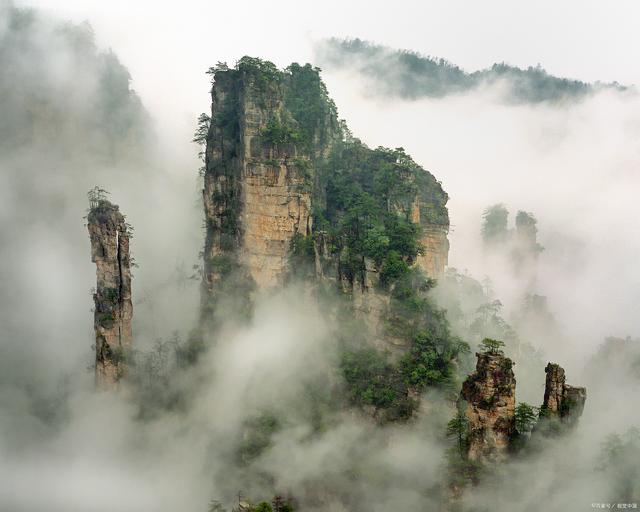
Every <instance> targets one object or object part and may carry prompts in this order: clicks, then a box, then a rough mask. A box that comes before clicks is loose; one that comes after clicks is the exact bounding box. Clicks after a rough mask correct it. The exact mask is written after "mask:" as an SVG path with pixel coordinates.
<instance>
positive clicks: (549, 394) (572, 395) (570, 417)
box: [542, 363, 587, 426]
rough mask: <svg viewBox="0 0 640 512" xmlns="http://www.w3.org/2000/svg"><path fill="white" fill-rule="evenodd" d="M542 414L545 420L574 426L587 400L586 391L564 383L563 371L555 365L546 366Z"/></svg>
mask: <svg viewBox="0 0 640 512" xmlns="http://www.w3.org/2000/svg"><path fill="white" fill-rule="evenodd" d="M544 371H545V372H546V374H547V378H546V382H545V387H544V402H543V403H542V414H543V416H545V417H547V418H551V419H553V418H556V419H559V420H560V421H561V422H562V423H564V424H566V425H567V426H572V425H575V423H576V422H577V421H578V418H579V417H580V416H581V415H582V411H583V409H584V404H585V402H586V400H587V390H586V388H583V387H575V386H569V385H568V384H566V383H565V374H564V369H563V368H562V367H561V366H560V365H558V364H555V363H549V364H547V367H546V368H545V369H544Z"/></svg>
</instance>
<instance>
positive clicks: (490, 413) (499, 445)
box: [461, 351, 516, 462]
mask: <svg viewBox="0 0 640 512" xmlns="http://www.w3.org/2000/svg"><path fill="white" fill-rule="evenodd" d="M476 356H477V357H478V363H477V365H476V371H475V372H474V373H472V374H471V375H469V377H468V378H467V380H466V381H465V382H464V384H463V385H462V392H461V398H462V399H463V400H464V401H466V411H465V414H466V417H467V421H468V424H469V438H468V457H469V459H470V460H477V461H480V462H486V461H500V460H503V459H505V458H506V457H507V453H508V449H509V442H510V440H511V437H512V436H513V434H514V432H515V402H516V379H515V377H514V375H513V369H512V367H513V362H512V361H511V359H509V358H508V357H505V355H504V354H503V353H502V352H501V351H495V352H482V353H478V354H476Z"/></svg>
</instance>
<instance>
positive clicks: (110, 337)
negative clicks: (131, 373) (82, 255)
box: [87, 199, 133, 389]
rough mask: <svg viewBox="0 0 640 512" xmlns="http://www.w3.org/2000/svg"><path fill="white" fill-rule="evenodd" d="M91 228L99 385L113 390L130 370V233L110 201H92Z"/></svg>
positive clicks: (131, 314) (90, 212)
mask: <svg viewBox="0 0 640 512" xmlns="http://www.w3.org/2000/svg"><path fill="white" fill-rule="evenodd" d="M87 227H88V229H89V237H90V239H91V261H93V262H94V263H95V264H96V291H95V293H94V294H93V301H94V305H95V312H94V328H95V335H96V341H95V349H96V366H95V375H96V384H97V386H98V387H99V388H102V389H109V388H114V387H116V386H117V383H118V381H119V380H120V378H121V377H122V375H123V374H124V372H125V370H126V363H125V355H126V353H127V351H128V350H129V348H130V346H131V341H132V336H131V318H132V316H133V306H132V303H131V259H130V257H129V238H130V230H129V227H128V225H127V223H126V220H125V217H124V215H122V213H120V210H119V208H118V206H117V205H114V204H112V203H110V202H109V201H107V200H106V199H100V200H96V201H94V202H92V204H91V208H90V210H89V214H88V216H87Z"/></svg>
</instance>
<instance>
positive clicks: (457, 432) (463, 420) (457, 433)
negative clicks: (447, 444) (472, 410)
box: [447, 410, 469, 458]
mask: <svg viewBox="0 0 640 512" xmlns="http://www.w3.org/2000/svg"><path fill="white" fill-rule="evenodd" d="M468 436H469V420H467V416H466V415H465V413H464V411H462V410H458V412H457V413H456V415H455V416H454V417H453V418H452V419H451V420H449V423H447V437H449V438H454V439H455V440H456V446H457V449H458V453H459V455H460V458H464V457H465V456H466V453H467V446H468Z"/></svg>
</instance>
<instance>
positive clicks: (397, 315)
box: [195, 57, 468, 421]
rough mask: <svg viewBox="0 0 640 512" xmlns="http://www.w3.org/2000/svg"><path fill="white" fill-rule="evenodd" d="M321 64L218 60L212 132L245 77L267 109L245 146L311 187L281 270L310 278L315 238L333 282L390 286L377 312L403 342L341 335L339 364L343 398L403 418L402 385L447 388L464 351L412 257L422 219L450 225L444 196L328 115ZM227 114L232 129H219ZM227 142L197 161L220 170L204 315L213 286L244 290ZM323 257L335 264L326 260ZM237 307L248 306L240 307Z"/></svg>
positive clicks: (426, 178)
mask: <svg viewBox="0 0 640 512" xmlns="http://www.w3.org/2000/svg"><path fill="white" fill-rule="evenodd" d="M319 71H320V70H319V69H318V68H314V67H312V66H310V65H308V64H307V65H304V66H301V65H299V64H295V63H294V64H292V65H291V66H289V67H288V68H287V69H285V70H284V71H278V70H277V69H276V68H275V66H274V65H273V64H272V63H270V62H267V61H261V60H259V59H253V58H249V57H244V58H243V59H241V60H240V61H239V63H238V64H237V66H236V67H235V68H234V69H229V68H228V67H227V66H226V65H220V64H219V65H218V66H216V67H215V68H212V69H211V70H210V73H211V74H212V75H214V77H215V83H216V87H220V88H221V89H220V90H224V92H225V94H224V95H220V96H219V97H220V98H224V100H223V101H222V103H217V104H215V105H214V115H213V119H212V120H211V123H215V126H218V127H220V128H222V133H221V137H222V139H224V140H228V139H229V137H231V139H234V138H235V137H236V135H237V132H235V131H233V130H236V129H237V127H238V124H239V123H238V118H239V111H240V109H241V107H240V101H239V96H238V95H239V92H238V91H239V89H241V87H243V86H244V87H246V88H247V89H246V90H247V91H248V92H250V93H251V100H252V101H253V102H254V103H255V104H256V105H257V106H258V108H261V109H263V112H264V114H265V119H267V122H266V124H265V125H264V126H263V127H262V129H261V131H260V133H259V135H260V137H259V139H260V140H259V141H258V142H257V143H256V145H255V146H253V144H254V142H252V147H251V148H250V151H251V154H252V157H253V158H258V159H260V161H261V162H263V163H264V162H270V161H271V160H272V159H273V158H274V154H273V153H272V151H273V150H275V151H276V152H277V156H278V158H279V159H281V160H286V159H287V158H291V159H292V161H293V164H294V165H295V167H296V169H297V171H298V173H299V175H300V176H302V178H303V181H304V182H305V183H304V185H303V188H302V189H301V190H304V191H308V192H310V193H311V195H312V205H313V212H312V216H313V223H312V226H313V230H312V231H311V232H308V233H297V234H296V235H294V236H293V238H292V240H291V242H290V247H289V254H288V267H289V276H290V277H294V278H299V279H307V280H309V279H314V277H315V275H316V268H315V265H316V253H317V252H318V254H319V251H318V250H317V249H318V248H317V247H316V244H319V243H320V244H321V249H322V254H321V255H320V254H319V255H320V262H319V264H320V265H322V266H323V272H324V271H326V273H327V274H328V275H331V276H336V277H338V279H336V280H335V282H336V283H338V285H339V286H338V287H337V288H338V290H339V291H340V292H345V293H346V294H349V293H351V291H352V290H353V289H354V288H355V287H356V286H358V285H360V286H364V285H365V283H367V282H368V281H369V280H372V283H373V286H375V287H376V288H377V291H378V292H380V293H383V294H388V295H389V296H390V297H391V303H390V307H389V311H388V314H387V316H386V318H384V319H383V320H384V323H385V326H386V330H387V334H388V335H389V336H390V337H394V338H399V339H402V340H403V341H404V342H405V343H406V346H407V347H408V348H409V350H408V353H407V354H406V355H405V356H404V357H402V358H400V360H397V361H391V360H390V358H389V357H388V356H387V355H386V354H383V353H379V352H377V351H375V350H373V349H369V348H362V347H359V346H357V344H351V345H350V346H349V347H348V348H345V351H344V354H343V357H342V362H341V368H342V372H343V375H344V378H345V381H346V384H347V388H348V389H347V391H348V396H349V398H350V400H351V402H352V403H354V404H357V405H360V406H363V407H366V406H371V407H374V408H375V409H376V410H377V411H380V417H381V419H383V420H384V421H387V420H395V419H406V418H408V417H409V416H410V415H411V412H412V410H413V409H414V408H415V402H414V400H412V399H410V398H409V395H410V389H411V390H412V392H413V391H417V392H420V391H422V390H424V389H425V388H426V387H428V386H437V387H442V388H446V389H447V390H449V391H450V392H453V391H452V390H453V389H454V387H455V381H456V368H455V361H456V358H457V357H458V355H459V354H461V353H463V352H465V351H468V346H467V345H466V343H464V342H462V341H461V340H460V339H459V338H456V337H455V336H453V335H452V334H451V332H450V330H449V325H448V323H447V320H446V318H445V315H444V312H442V311H440V310H438V308H437V307H436V306H435V304H434V303H433V301H432V300H431V299H429V297H428V293H429V290H430V289H431V288H432V287H433V285H434V283H433V281H431V280H429V279H426V278H425V277H424V276H423V275H422V274H421V273H420V271H419V270H418V269H416V268H415V265H414V264H415V262H416V259H417V258H418V256H419V255H421V254H422V253H423V247H422V244H421V242H420V240H421V238H422V234H423V233H422V227H421V224H426V223H428V224H430V225H432V226H433V225H435V226H441V228H442V229H443V230H446V229H448V226H449V218H448V212H447V209H446V202H447V200H448V197H447V194H446V193H445V192H444V191H443V189H442V186H441V184H440V183H439V182H438V181H436V179H435V178H434V177H433V175H431V174H430V173H429V172H427V171H426V170H424V169H423V168H422V167H420V166H419V165H418V164H417V163H416V162H414V161H413V160H412V159H411V157H410V156H409V155H408V154H407V153H406V152H405V151H404V149H403V148H395V149H389V148H383V147H379V148H376V149H370V148H368V147H367V146H366V145H364V144H363V143H362V142H361V141H359V140H358V139H355V138H353V137H352V136H351V134H350V132H349V131H348V128H347V127H346V125H345V123H344V122H340V121H338V118H337V111H336V107H335V105H334V103H333V102H332V101H331V99H330V98H329V96H328V94H327V90H326V87H325V85H324V83H323V82H322V80H321V78H320V74H319ZM215 98H216V93H215V91H214V101H215ZM206 123H207V119H206V117H204V118H201V123H200V131H199V132H196V137H195V138H196V139H197V140H199V141H202V140H203V137H205V134H206V133H207V124H206ZM229 125H233V127H234V128H233V130H231V129H229V131H226V130H227V127H228V126H229ZM255 139H257V138H255ZM233 145H234V144H230V146H233ZM235 145H236V146H237V145H239V143H237V144H235ZM265 150H268V151H269V154H266V151H265ZM236 151H237V150H234V149H232V148H230V149H229V150H228V152H227V153H226V154H225V155H223V160H222V161H216V162H208V163H207V165H209V168H208V171H207V172H209V173H211V174H212V175H220V176H224V178H225V179H224V180H220V182H221V183H222V184H223V185H222V186H216V189H215V191H214V192H213V194H214V197H213V200H214V202H215V205H216V207H219V208H218V209H217V213H216V219H215V222H211V221H210V222H209V225H207V236H208V237H209V239H210V240H214V241H215V243H216V244H217V245H218V247H219V248H220V250H221V252H220V253H219V254H218V255H217V256H214V257H212V258H209V260H208V261H205V275H208V276H212V279H214V280H217V281H216V283H215V289H214V292H213V294H211V296H210V297H209V300H208V301H206V302H205V304H204V306H203V314H204V315H205V316H206V315H207V314H213V313H214V312H215V311H216V310H217V309H219V304H220V300H221V297H222V296H223V295H225V294H227V295H234V296H238V295H242V291H243V290H247V289H248V288H246V287H245V286H244V285H243V284H242V279H241V277H242V275H243V269H242V268H241V265H240V264H239V263H238V261H237V253H236V250H237V240H238V239H239V238H238V233H239V229H238V225H237V220H238V215H239V214H238V212H239V203H238V197H239V191H238V186H237V180H238V178H237V176H236V175H235V174H234V171H233V168H232V165H231V162H232V159H233V158H235V156H236V154H235V153H236ZM278 163H279V162H278ZM221 187H222V188H223V190H221ZM216 237H218V238H216ZM325 250H326V251H325ZM325 252H326V253H325ZM327 262H331V263H330V264H332V265H334V268H332V269H328V268H325V265H329V263H327ZM372 276H373V277H372ZM376 276H377V277H376ZM238 280H239V282H238ZM232 283H236V284H235V285H232ZM238 288H240V292H241V293H238ZM319 288H322V287H319ZM249 302H250V301H248V300H247V304H248V303H249ZM244 309H247V310H248V309H249V308H248V306H247V307H245V306H242V307H240V310H244ZM236 310H237V308H235V309H234V311H236Z"/></svg>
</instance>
